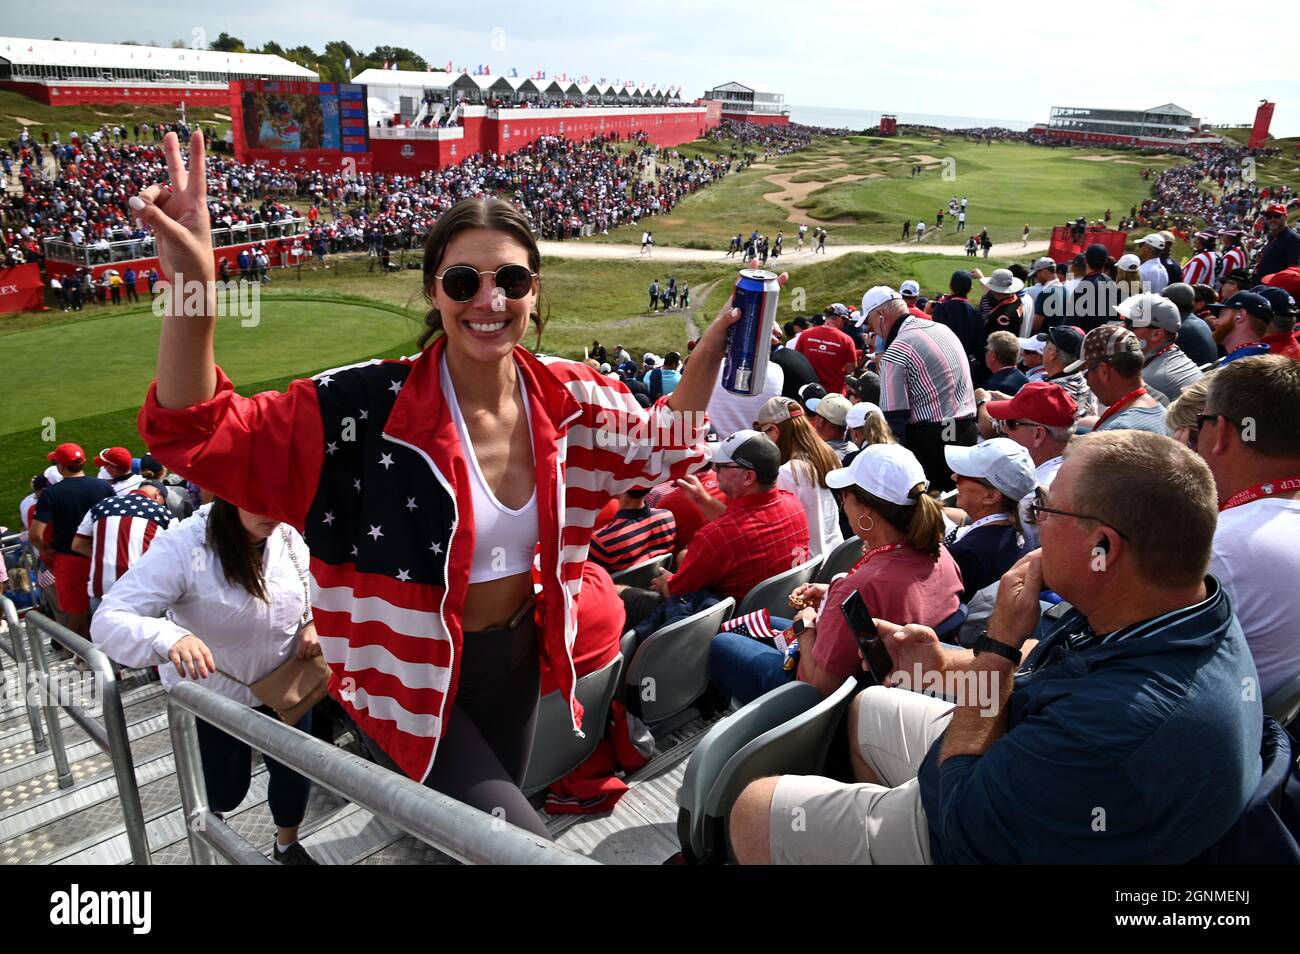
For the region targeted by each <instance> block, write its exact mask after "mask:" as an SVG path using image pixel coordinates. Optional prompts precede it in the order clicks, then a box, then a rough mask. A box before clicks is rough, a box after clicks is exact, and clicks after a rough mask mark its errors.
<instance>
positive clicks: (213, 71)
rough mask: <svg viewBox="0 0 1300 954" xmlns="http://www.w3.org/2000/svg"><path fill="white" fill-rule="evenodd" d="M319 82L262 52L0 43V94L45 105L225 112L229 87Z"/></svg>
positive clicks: (303, 70)
mask: <svg viewBox="0 0 1300 954" xmlns="http://www.w3.org/2000/svg"><path fill="white" fill-rule="evenodd" d="M240 79H261V80H298V81H311V80H315V79H317V76H316V74H315V73H314V72H313V71H311V70H309V69H307V68H306V67H303V66H299V65H298V64H297V63H292V62H290V61H289V60H286V59H285V58H284V57H281V56H274V55H271V54H267V53H224V52H220V51H217V50H204V49H174V48H169V47H155V46H132V45H129V44H123V43H81V42H77V41H68V40H33V39H28V38H25V37H9V36H6V37H0V89H8V90H12V91H14V92H17V93H22V94H23V95H24V96H29V97H31V98H32V99H35V100H37V101H39V102H41V103H45V104H46V105H49V106H60V105H64V106H70V105H74V104H77V103H101V104H109V103H176V104H179V103H186V104H188V105H191V106H225V105H227V103H228V102H229V94H228V92H227V89H228V84H229V83H230V81H231V80H240Z"/></svg>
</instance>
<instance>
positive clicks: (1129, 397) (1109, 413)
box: [1093, 387, 1147, 431]
mask: <svg viewBox="0 0 1300 954" xmlns="http://www.w3.org/2000/svg"><path fill="white" fill-rule="evenodd" d="M1146 393H1147V389H1146V388H1145V387H1140V388H1137V389H1136V390H1133V391H1129V392H1128V394H1125V395H1124V396H1123V397H1122V398H1120V399H1119V400H1118V401H1116V402H1115V403H1114V404H1112V405H1111V406H1110V407H1108V408H1106V413H1105V414H1103V415H1102V416H1101V417H1100V419H1098V421H1097V424H1096V426H1095V427H1093V430H1094V431H1095V430H1097V429H1098V428H1099V427H1101V426H1102V425H1103V424H1105V423H1106V422H1107V421H1108V420H1110V418H1111V417H1113V416H1114V415H1116V414H1118V413H1119V412H1120V411H1122V410H1124V408H1126V407H1128V406H1129V405H1130V404H1132V403H1133V402H1134V401H1136V400H1137V399H1138V398H1140V397H1141V396H1142V395H1144V394H1146Z"/></svg>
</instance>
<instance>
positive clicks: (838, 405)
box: [804, 394, 858, 461]
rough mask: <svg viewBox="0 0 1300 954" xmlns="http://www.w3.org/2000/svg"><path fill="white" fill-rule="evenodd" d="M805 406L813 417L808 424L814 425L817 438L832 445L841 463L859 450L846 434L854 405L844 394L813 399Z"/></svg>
mask: <svg viewBox="0 0 1300 954" xmlns="http://www.w3.org/2000/svg"><path fill="white" fill-rule="evenodd" d="M804 406H805V407H807V408H808V413H809V414H810V415H811V416H810V417H809V418H808V422H809V423H810V424H812V426H813V430H814V431H816V432H817V436H818V437H820V438H821V439H822V440H824V441H825V442H826V443H827V444H829V445H830V448H831V450H833V451H834V452H835V456H836V457H838V458H839V459H840V460H841V461H843V460H844V457H845V455H847V454H850V453H852V452H853V451H855V450H857V449H858V447H857V445H856V444H854V443H853V442H852V441H851V440H849V439H848V438H847V437H846V436H845V433H844V431H845V428H846V427H847V426H848V416H849V411H850V410H851V409H852V408H853V405H852V404H850V403H849V399H848V398H846V397H845V396H844V395H843V394H828V395H826V396H825V397H820V398H813V399H812V400H810V401H808V403H807V404H805V405H804Z"/></svg>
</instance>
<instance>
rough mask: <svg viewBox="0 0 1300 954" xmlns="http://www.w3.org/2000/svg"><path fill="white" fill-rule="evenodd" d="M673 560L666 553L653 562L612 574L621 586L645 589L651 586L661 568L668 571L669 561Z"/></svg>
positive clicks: (647, 561) (648, 561)
mask: <svg viewBox="0 0 1300 954" xmlns="http://www.w3.org/2000/svg"><path fill="white" fill-rule="evenodd" d="M672 558H673V555H672V554H671V553H664V554H662V555H660V556H657V557H655V558H654V559H652V560H646V561H645V562H644V563H638V564H637V565H636V566H630V567H628V568H627V569H626V570H619V571H618V572H617V573H611V574H610V579H612V580H613V581H614V582H615V583H616V584H618V585H619V586H639V587H641V588H642V589H645V588H646V587H648V586H649V585H650V581H651V580H653V579H654V578H655V577H656V576H657V575H658V573H657V571H658V569H659V568H660V567H663V568H664V569H665V570H666V569H668V561H669V560H671V559H672Z"/></svg>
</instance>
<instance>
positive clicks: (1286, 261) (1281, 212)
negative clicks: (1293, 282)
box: [1250, 202, 1300, 285]
mask: <svg viewBox="0 0 1300 954" xmlns="http://www.w3.org/2000/svg"><path fill="white" fill-rule="evenodd" d="M1264 230H1265V232H1267V233H1268V236H1269V239H1268V244H1267V245H1265V246H1264V247H1263V248H1262V249H1260V252H1259V257H1258V258H1256V259H1255V271H1254V273H1253V274H1252V275H1251V276H1250V283H1251V284H1252V285H1258V284H1260V283H1261V282H1263V280H1264V276H1265V275H1270V274H1272V273H1274V272H1280V271H1282V269H1284V268H1290V267H1291V266H1292V265H1300V234H1296V231H1295V229H1293V228H1288V227H1287V224H1286V206H1285V205H1282V204H1281V203H1280V202H1276V203H1274V204H1273V205H1270V206H1268V208H1266V209H1265V210H1264Z"/></svg>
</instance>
